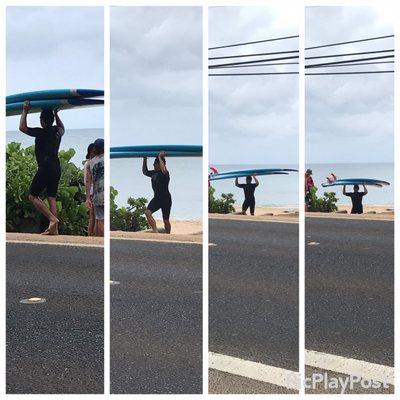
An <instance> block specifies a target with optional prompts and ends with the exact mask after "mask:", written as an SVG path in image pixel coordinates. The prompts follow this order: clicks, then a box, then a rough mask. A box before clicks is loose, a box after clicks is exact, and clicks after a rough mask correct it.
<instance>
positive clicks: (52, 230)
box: [42, 220, 59, 236]
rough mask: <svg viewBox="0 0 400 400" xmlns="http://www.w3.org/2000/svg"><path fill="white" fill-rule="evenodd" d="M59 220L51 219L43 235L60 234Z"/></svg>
mask: <svg viewBox="0 0 400 400" xmlns="http://www.w3.org/2000/svg"><path fill="white" fill-rule="evenodd" d="M58 222H59V221H58V220H57V221H50V223H49V226H48V228H47V229H46V230H45V231H44V232H43V233H42V235H53V236H56V235H58Z"/></svg>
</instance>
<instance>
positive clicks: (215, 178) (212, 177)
mask: <svg viewBox="0 0 400 400" xmlns="http://www.w3.org/2000/svg"><path fill="white" fill-rule="evenodd" d="M256 175H257V176H261V175H289V172H284V171H275V172H273V171H269V172H259V173H257V174H256ZM246 176H249V174H247V173H244V172H243V173H236V174H228V175H220V174H211V175H210V178H209V179H210V181H218V180H221V179H236V178H244V177H246Z"/></svg>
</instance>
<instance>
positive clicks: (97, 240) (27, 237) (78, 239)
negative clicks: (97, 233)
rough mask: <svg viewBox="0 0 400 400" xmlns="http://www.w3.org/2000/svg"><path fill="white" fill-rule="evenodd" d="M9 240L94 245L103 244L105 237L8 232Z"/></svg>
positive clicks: (7, 237)
mask: <svg viewBox="0 0 400 400" xmlns="http://www.w3.org/2000/svg"><path fill="white" fill-rule="evenodd" d="M6 240H7V241H8V242H31V243H33V242H35V243H38V242H40V243H59V244H76V245H88V246H90V245H92V246H102V245H103V244H104V239H103V238H101V237H94V236H90V237H89V236H72V235H58V236H47V235H39V234H37V233H10V232H8V233H7V234H6Z"/></svg>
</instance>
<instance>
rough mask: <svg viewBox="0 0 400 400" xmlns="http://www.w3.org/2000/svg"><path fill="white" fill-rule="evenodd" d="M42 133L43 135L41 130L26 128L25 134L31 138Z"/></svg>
mask: <svg viewBox="0 0 400 400" xmlns="http://www.w3.org/2000/svg"><path fill="white" fill-rule="evenodd" d="M42 133H43V129H42V128H28V130H27V131H26V133H25V134H26V135H28V136H32V137H38V136H41V135H42Z"/></svg>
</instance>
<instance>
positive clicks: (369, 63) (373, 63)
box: [251, 61, 394, 68]
mask: <svg viewBox="0 0 400 400" xmlns="http://www.w3.org/2000/svg"><path fill="white" fill-rule="evenodd" d="M375 64H394V61H375V62H364V63H351V64H340V65H337V64H332V65H326V66H325V67H323V68H330V67H347V66H350V67H352V66H353V65H375ZM267 65H268V64H267ZM255 66H256V65H255ZM251 67H253V65H251Z"/></svg>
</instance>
